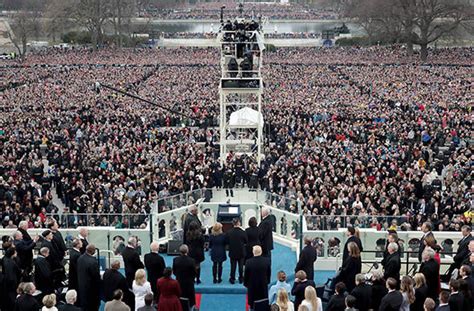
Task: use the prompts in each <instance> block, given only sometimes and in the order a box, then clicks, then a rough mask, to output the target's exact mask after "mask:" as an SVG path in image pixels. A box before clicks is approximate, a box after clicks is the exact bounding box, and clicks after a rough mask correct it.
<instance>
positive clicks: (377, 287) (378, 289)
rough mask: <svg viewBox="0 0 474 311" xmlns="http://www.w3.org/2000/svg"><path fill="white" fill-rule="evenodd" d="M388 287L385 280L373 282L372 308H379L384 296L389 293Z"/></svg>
mask: <svg viewBox="0 0 474 311" xmlns="http://www.w3.org/2000/svg"><path fill="white" fill-rule="evenodd" d="M387 293H388V289H387V286H386V285H385V280H383V279H382V280H377V281H374V282H373V283H372V301H371V303H372V305H371V307H372V309H374V310H378V308H379V306H380V303H381V302H382V298H383V297H384V296H385V295H387Z"/></svg>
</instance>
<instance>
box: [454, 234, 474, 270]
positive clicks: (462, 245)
mask: <svg viewBox="0 0 474 311" xmlns="http://www.w3.org/2000/svg"><path fill="white" fill-rule="evenodd" d="M461 232H462V235H463V237H462V239H461V240H460V241H459V242H458V249H457V251H456V255H454V262H453V263H452V264H451V266H450V267H449V272H448V274H449V275H451V274H452V273H453V271H454V269H459V268H461V265H462V263H463V262H465V261H466V259H468V258H469V255H470V254H471V252H470V251H469V243H470V242H471V241H472V240H473V239H474V238H473V237H472V235H471V226H467V225H466V226H463V227H462V228H461Z"/></svg>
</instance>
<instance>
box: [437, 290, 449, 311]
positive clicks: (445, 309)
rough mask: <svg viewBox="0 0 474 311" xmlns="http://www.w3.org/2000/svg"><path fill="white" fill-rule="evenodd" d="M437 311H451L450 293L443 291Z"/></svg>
mask: <svg viewBox="0 0 474 311" xmlns="http://www.w3.org/2000/svg"><path fill="white" fill-rule="evenodd" d="M436 311H450V308H449V292H448V291H445V290H443V291H442V292H441V293H440V294H439V305H438V307H437V308H436Z"/></svg>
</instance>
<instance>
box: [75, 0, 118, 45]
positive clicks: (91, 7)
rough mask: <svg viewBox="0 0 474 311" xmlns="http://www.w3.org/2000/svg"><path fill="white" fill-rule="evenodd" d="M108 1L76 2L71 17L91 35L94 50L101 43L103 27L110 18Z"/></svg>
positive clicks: (110, 4)
mask: <svg viewBox="0 0 474 311" xmlns="http://www.w3.org/2000/svg"><path fill="white" fill-rule="evenodd" d="M111 6H112V2H111V1H109V0H77V3H76V5H75V7H74V10H73V12H72V14H71V15H72V17H73V18H74V19H75V20H76V21H77V22H78V23H79V24H80V25H82V26H84V27H85V28H87V30H88V31H89V32H90V34H91V38H92V45H93V47H94V49H96V48H97V46H98V44H101V43H103V30H104V25H105V23H106V22H107V21H108V19H109V17H111Z"/></svg>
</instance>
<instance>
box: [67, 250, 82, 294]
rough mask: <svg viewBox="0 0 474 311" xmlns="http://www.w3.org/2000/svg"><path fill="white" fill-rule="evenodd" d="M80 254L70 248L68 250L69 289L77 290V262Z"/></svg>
mask: <svg viewBox="0 0 474 311" xmlns="http://www.w3.org/2000/svg"><path fill="white" fill-rule="evenodd" d="M79 257H81V252H80V251H77V250H75V249H74V248H71V249H70V250H69V289H77V260H78V259H79Z"/></svg>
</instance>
